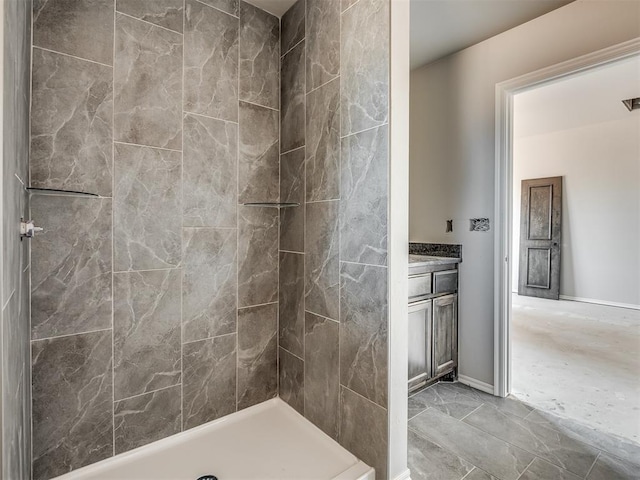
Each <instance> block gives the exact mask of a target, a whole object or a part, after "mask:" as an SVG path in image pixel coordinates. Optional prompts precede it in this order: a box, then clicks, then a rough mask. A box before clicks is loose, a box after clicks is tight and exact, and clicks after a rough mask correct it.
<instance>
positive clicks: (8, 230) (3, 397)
mask: <svg viewBox="0 0 640 480" xmlns="http://www.w3.org/2000/svg"><path fill="white" fill-rule="evenodd" d="M3 8H4V10H3V19H2V20H1V22H2V24H3V27H2V28H3V37H4V63H3V74H4V75H3V76H4V100H3V102H4V103H3V119H4V138H3V161H2V170H1V173H0V176H2V177H3V178H4V182H3V188H2V190H3V191H2V202H3V206H2V209H1V210H2V219H1V221H2V236H3V238H2V240H0V241H1V242H2V265H3V268H1V270H2V279H0V282H1V283H2V291H0V299H1V301H2V303H1V305H2V307H4V311H1V310H2V309H1V308H0V322H1V324H2V329H3V331H2V334H0V337H1V338H0V366H1V367H2V368H0V391H1V394H0V409H1V411H2V412H4V420H0V431H1V433H0V449H2V446H3V445H4V457H3V460H4V461H0V464H2V465H0V476H2V478H7V479H13V478H15V479H23V478H24V479H29V478H31V371H30V366H31V351H30V342H29V340H30V336H31V331H30V328H29V323H30V312H29V309H30V305H29V302H30V299H29V297H30V292H29V281H30V276H31V272H30V269H29V242H21V241H20V239H19V235H18V231H17V229H18V220H19V218H20V217H21V216H23V217H25V218H26V217H28V214H29V198H28V194H27V192H26V191H25V189H24V184H28V183H29V178H28V169H29V165H28V163H29V162H28V160H29V106H30V72H31V11H32V5H31V1H30V0H26V1H20V2H16V1H13V2H4V7H3Z"/></svg>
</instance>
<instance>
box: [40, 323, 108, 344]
mask: <svg viewBox="0 0 640 480" xmlns="http://www.w3.org/2000/svg"><path fill="white" fill-rule="evenodd" d="M110 331H111V327H107V328H99V329H97V330H89V331H86V332H76V333H65V334H64V335H54V336H52V337H43V338H34V339H32V340H31V343H35V342H43V341H45V340H56V339H58V338H67V337H74V336H77V335H89V334H92V333H100V332H110Z"/></svg>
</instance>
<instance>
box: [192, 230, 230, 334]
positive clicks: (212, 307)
mask: <svg viewBox="0 0 640 480" xmlns="http://www.w3.org/2000/svg"><path fill="white" fill-rule="evenodd" d="M183 235H184V236H183V242H184V258H183V263H182V266H183V271H184V273H183V275H184V277H183V283H182V328H183V341H184V342H192V341H194V340H202V339H205V338H209V337H216V336H219V335H225V334H227V333H233V332H235V331H236V315H237V313H236V311H237V299H236V291H237V282H238V279H237V272H238V255H237V253H238V251H237V248H238V247H237V230H236V229H232V228H224V229H217V228H185V229H184V234H183Z"/></svg>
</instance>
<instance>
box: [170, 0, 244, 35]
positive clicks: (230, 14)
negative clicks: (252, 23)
mask: <svg viewBox="0 0 640 480" xmlns="http://www.w3.org/2000/svg"><path fill="white" fill-rule="evenodd" d="M194 1H196V2H198V3H199V4H200V5H204V6H205V7H209V8H213V9H214V10H217V11H218V12H220V13H224V14H225V15H229V16H230V17H233V18H235V19H236V20H238V19H239V18H240V2H238V15H234V14H233V13H229V12H225V11H224V10H222V9H220V8H218V7H214V6H213V5H209V4H208V3H204V2H203V1H202V0H194ZM184 3H186V2H183V5H184ZM185 13H186V9H185ZM183 31H184V27H183Z"/></svg>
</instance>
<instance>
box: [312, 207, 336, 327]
mask: <svg viewBox="0 0 640 480" xmlns="http://www.w3.org/2000/svg"><path fill="white" fill-rule="evenodd" d="M338 208H339V206H338V202H337V201H331V202H320V203H308V204H307V205H306V214H305V215H306V222H305V242H306V246H305V255H304V262H305V308H306V310H308V311H310V312H313V313H315V314H317V315H322V316H323V317H328V318H331V319H333V320H338V319H339V314H338V312H339V303H340V297H339V295H340V293H339V282H340V265H339V257H338Z"/></svg>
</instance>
